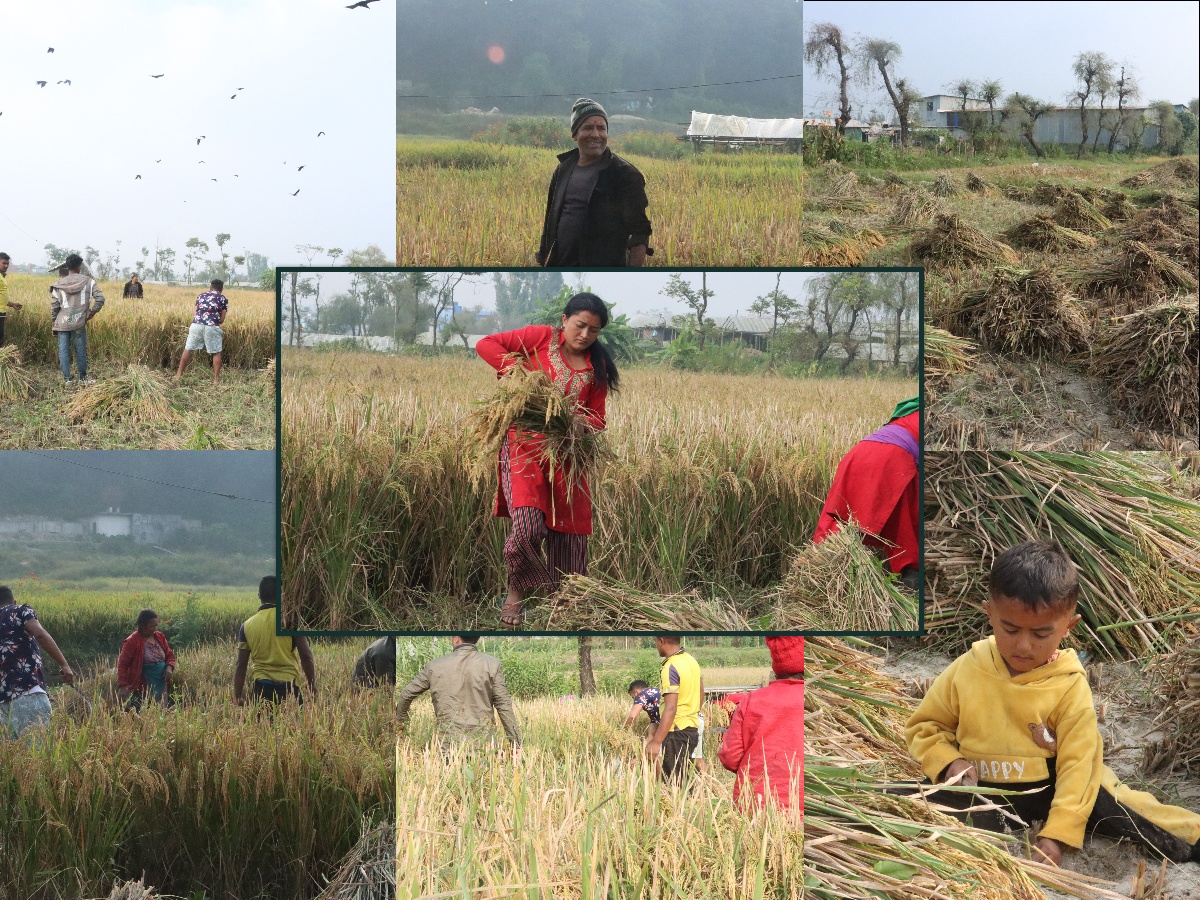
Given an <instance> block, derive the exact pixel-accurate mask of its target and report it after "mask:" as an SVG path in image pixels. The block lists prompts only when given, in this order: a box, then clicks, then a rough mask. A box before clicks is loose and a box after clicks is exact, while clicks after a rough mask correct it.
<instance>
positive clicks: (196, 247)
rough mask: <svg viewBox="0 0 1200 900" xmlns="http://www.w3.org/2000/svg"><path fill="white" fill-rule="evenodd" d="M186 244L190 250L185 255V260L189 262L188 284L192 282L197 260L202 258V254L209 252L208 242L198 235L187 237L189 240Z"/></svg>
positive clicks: (186, 271) (187, 270)
mask: <svg viewBox="0 0 1200 900" xmlns="http://www.w3.org/2000/svg"><path fill="white" fill-rule="evenodd" d="M184 246H185V247H187V250H188V252H187V253H185V254H184V256H183V258H184V261H185V262H187V269H186V270H185V273H186V275H187V281H188V284H191V283H192V269H193V268H194V267H195V265H196V260H197V259H199V258H200V254H202V253H207V252H208V244H206V243H204V241H202V240H200V238H198V237H192V238H188V239H187V242H186V243H185V244H184Z"/></svg>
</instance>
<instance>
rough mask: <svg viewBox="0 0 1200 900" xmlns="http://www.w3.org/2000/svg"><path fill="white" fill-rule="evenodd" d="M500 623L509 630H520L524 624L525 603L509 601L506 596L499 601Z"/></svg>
mask: <svg viewBox="0 0 1200 900" xmlns="http://www.w3.org/2000/svg"><path fill="white" fill-rule="evenodd" d="M500 625H501V627H503V628H506V629H508V630H509V631H520V630H521V629H522V628H523V627H524V625H525V604H524V603H522V602H521V601H519V600H518V601H517V602H516V603H515V604H514V603H509V602H508V598H507V597H506V598H504V599H502V600H501V601H500Z"/></svg>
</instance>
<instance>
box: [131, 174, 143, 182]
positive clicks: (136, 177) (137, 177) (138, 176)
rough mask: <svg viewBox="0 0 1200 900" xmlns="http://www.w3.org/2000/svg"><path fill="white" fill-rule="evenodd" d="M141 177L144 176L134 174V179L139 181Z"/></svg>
mask: <svg viewBox="0 0 1200 900" xmlns="http://www.w3.org/2000/svg"><path fill="white" fill-rule="evenodd" d="M141 177H142V176H141V175H134V176H133V180H134V181H139V180H141Z"/></svg>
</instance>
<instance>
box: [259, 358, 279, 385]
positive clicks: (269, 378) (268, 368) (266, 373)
mask: <svg viewBox="0 0 1200 900" xmlns="http://www.w3.org/2000/svg"><path fill="white" fill-rule="evenodd" d="M276 371H277V368H276V365H275V357H273V356H272V357H271V358H270V359H269V360H267V364H266V365H265V366H263V368H262V379H263V381H266V382H268V383H269V384H274V383H275V373H276Z"/></svg>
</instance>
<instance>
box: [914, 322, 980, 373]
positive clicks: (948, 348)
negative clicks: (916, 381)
mask: <svg viewBox="0 0 1200 900" xmlns="http://www.w3.org/2000/svg"><path fill="white" fill-rule="evenodd" d="M978 350H979V346H978V345H977V344H976V343H975V342H974V341H969V340H967V339H966V338H961V337H958V336H957V335H954V334H951V333H950V332H949V331H946V330H945V329H942V328H935V327H933V326H932V325H926V326H925V384H926V387H928V385H929V382H930V380H933V379H937V380H941V379H945V378H948V377H949V376H951V375H958V374H960V373H962V372H967V371H969V370H970V369H971V365H972V360H971V357H972V356H974V355H975V353H976V352H978Z"/></svg>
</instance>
